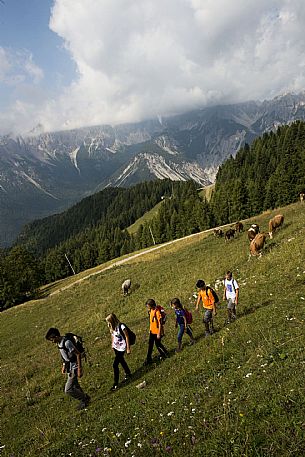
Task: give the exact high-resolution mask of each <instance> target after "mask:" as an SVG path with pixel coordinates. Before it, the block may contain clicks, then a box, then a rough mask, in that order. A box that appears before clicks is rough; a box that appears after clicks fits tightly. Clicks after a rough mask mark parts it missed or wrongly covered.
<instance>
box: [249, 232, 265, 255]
mask: <svg viewBox="0 0 305 457" xmlns="http://www.w3.org/2000/svg"><path fill="white" fill-rule="evenodd" d="M266 238H267V233H258V234H257V235H256V236H255V238H254V239H253V240H252V241H251V243H250V255H249V258H250V257H251V256H259V257H261V256H262V252H261V251H262V249H263V247H264V244H265V241H266Z"/></svg>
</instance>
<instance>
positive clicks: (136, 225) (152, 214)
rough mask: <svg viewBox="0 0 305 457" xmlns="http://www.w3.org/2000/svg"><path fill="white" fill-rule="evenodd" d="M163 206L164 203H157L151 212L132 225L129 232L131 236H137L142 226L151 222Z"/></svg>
mask: <svg viewBox="0 0 305 457" xmlns="http://www.w3.org/2000/svg"><path fill="white" fill-rule="evenodd" d="M161 205H162V201H161V202H159V203H157V204H156V205H155V206H154V207H153V208H152V209H151V210H150V211H147V213H145V214H144V215H143V216H142V217H140V218H139V219H138V220H136V222H135V223H134V224H132V225H130V226H129V227H128V228H127V230H128V232H129V233H130V234H135V233H136V232H137V231H138V229H139V227H140V225H141V224H142V225H143V224H145V222H149V221H151V220H152V219H153V218H154V217H155V216H156V215H157V213H158V211H159V208H160V206H161Z"/></svg>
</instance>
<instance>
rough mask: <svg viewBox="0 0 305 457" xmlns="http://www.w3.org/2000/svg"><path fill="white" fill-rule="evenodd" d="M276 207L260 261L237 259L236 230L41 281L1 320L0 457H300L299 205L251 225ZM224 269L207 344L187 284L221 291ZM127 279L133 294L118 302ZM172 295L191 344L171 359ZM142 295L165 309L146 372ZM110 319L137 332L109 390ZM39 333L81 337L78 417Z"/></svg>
mask: <svg viewBox="0 0 305 457" xmlns="http://www.w3.org/2000/svg"><path fill="white" fill-rule="evenodd" d="M279 212H281V213H282V214H284V216H285V223H284V226H283V227H282V228H281V229H280V230H279V231H278V232H276V234H275V236H274V239H273V240H269V239H268V240H267V245H266V247H265V249H264V252H263V256H262V258H260V259H259V258H251V259H250V260H248V256H249V242H248V240H247V235H246V233H245V232H244V233H241V234H239V235H238V236H237V237H236V238H235V239H234V240H232V241H229V242H225V241H224V240H223V239H216V238H215V237H214V236H213V234H212V233H211V232H208V233H201V234H197V235H195V236H192V237H190V238H187V239H185V240H179V241H177V242H175V243H173V244H171V245H167V246H166V247H163V248H161V249H160V250H154V251H153V252H151V253H148V254H145V255H143V256H140V257H137V258H134V259H132V260H130V261H128V262H126V263H124V264H122V265H120V266H114V267H113V268H112V269H108V270H105V271H102V272H100V273H99V274H96V275H94V276H91V277H89V278H88V279H85V280H83V281H82V282H80V283H75V285H73V281H76V280H77V279H78V276H74V277H73V278H71V277H70V278H68V279H67V280H65V281H61V282H60V283H55V284H52V286H49V287H45V288H44V290H43V296H44V298H41V299H39V300H36V301H31V302H28V303H26V304H23V305H20V306H17V307H15V308H11V309H8V310H7V311H5V312H2V313H1V314H0V319H1V330H0V332H1V400H0V401H1V404H0V407H1V423H2V424H1V450H0V455H1V457H2V456H9V457H13V456H14V457H24V456H28V457H36V456H43V457H44V456H48V457H61V456H65V457H66V456H86V457H89V456H134V457H137V456H166V455H172V456H214V457H215V456H236V457H240V456H249V457H250V456H255V457H258V456H262V457H263V456H268V457H270V456H279V457H286V456H287V457H288V456H293V457H295V456H304V455H305V382H304V378H305V355H304V354H305V352H304V347H305V331H304V329H305V261H304V260H305V243H304V238H305V204H303V205H302V204H300V203H296V204H293V205H290V206H287V207H285V208H281V209H278V210H274V211H272V212H268V213H267V212H266V213H264V214H262V215H260V216H258V217H256V218H252V219H251V221H255V222H257V223H259V225H260V226H261V230H264V231H267V227H268V220H269V219H270V217H272V216H273V215H275V214H277V213H279ZM249 224H250V221H245V225H246V227H248V226H249ZM228 269H231V270H232V271H233V275H234V277H235V278H236V279H237V281H238V282H239V286H240V303H239V306H238V309H237V313H238V319H237V321H236V322H234V323H232V324H230V325H226V324H225V318H226V306H225V303H223V302H222V304H221V306H220V308H219V310H218V313H217V316H216V318H215V327H216V330H217V331H216V333H215V334H214V335H211V336H209V337H207V338H205V337H204V327H203V324H202V311H200V313H196V311H195V310H194V298H193V293H194V291H195V283H196V281H197V279H204V280H205V281H206V282H207V283H208V284H210V285H212V286H214V285H215V283H217V284H219V282H220V281H221V280H222V279H223V276H224V274H225V272H226V270H228ZM95 272H97V269H95ZM82 276H84V273H82ZM126 278H131V280H132V284H133V287H132V289H133V290H132V293H131V294H130V295H129V296H127V297H123V296H122V294H121V283H122V281H123V280H124V279H126ZM65 285H69V286H70V287H69V288H67V289H64V287H65ZM56 289H58V293H55V294H52V295H48V293H49V292H50V291H51V292H54V291H56ZM218 290H219V296H220V297H222V287H221V288H220V289H218ZM173 297H179V298H180V299H181V300H182V302H183V303H184V304H185V305H186V306H187V307H188V308H189V309H190V310H192V312H193V317H194V322H193V325H192V328H193V332H194V336H195V339H196V344H195V345H194V346H189V345H188V343H189V339H188V336H187V335H185V336H184V340H183V350H182V352H180V353H175V348H176V346H177V339H176V338H177V330H176V329H175V319H174V313H173V311H172V310H171V309H170V308H169V301H170V300H171V299H172V298H173ZM148 298H154V299H155V300H156V301H157V302H158V303H159V304H162V305H163V306H164V307H165V309H166V310H167V313H168V319H167V322H166V326H165V332H166V335H165V337H164V340H163V343H164V344H165V346H166V347H167V348H168V349H169V350H170V353H171V356H170V358H168V359H166V360H165V361H163V362H159V361H158V360H157V353H156V352H154V355H155V356H156V359H155V360H156V361H155V363H153V364H152V365H151V366H149V367H143V362H144V360H145V356H146V350H147V341H148V333H149V329H148V319H147V311H146V308H145V302H146V300H147V299H148ZM110 312H115V313H116V314H117V316H118V317H119V318H120V320H121V321H122V322H125V323H127V324H128V325H129V326H130V328H132V330H134V331H135V333H136V334H137V342H136V344H135V345H134V346H133V347H132V353H131V354H130V355H128V356H127V361H128V363H129V366H130V368H131V370H132V372H133V378H132V380H131V381H130V382H129V383H128V384H126V385H122V387H121V388H119V389H118V391H116V392H110V391H109V389H110V387H111V386H112V383H113V372H112V362H113V354H112V351H111V347H110V334H109V331H108V329H107V326H106V324H105V316H106V315H107V314H109V313H110ZM51 326H55V327H58V328H59V329H60V331H61V332H62V333H65V332H68V331H73V332H74V333H77V334H79V335H82V336H83V338H84V340H85V345H86V347H87V350H88V353H89V357H88V363H84V376H83V378H82V379H81V381H80V382H81V385H82V387H83V389H84V390H85V391H86V392H88V393H89V395H90V396H91V399H92V402H91V404H90V406H89V408H88V409H86V410H83V411H80V412H79V411H77V410H76V407H77V403H78V402H77V401H75V400H74V401H73V400H72V399H70V398H68V397H67V396H65V395H64V393H63V387H64V384H65V376H64V375H62V374H61V360H60V357H59V353H58V350H57V348H56V346H55V345H53V344H51V343H50V342H48V341H46V340H45V334H46V332H47V330H48V328H49V327H51ZM121 374H122V378H123V373H122V371H121ZM143 381H145V383H146V385H145V387H144V388H137V386H138V385H139V384H140V383H143Z"/></svg>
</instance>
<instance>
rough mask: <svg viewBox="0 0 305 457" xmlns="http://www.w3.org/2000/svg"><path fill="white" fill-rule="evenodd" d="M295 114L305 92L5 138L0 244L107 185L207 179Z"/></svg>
mask: <svg viewBox="0 0 305 457" xmlns="http://www.w3.org/2000/svg"><path fill="white" fill-rule="evenodd" d="M297 119H302V120H304V119H305V92H304V93H301V94H297V95H296V94H285V95H282V96H279V97H276V98H274V99H273V100H269V101H264V102H255V101H251V102H246V103H240V104H233V105H223V106H213V107H208V108H204V109H199V110H194V111H191V112H188V113H184V114H181V115H177V116H173V117H168V118H162V117H161V116H159V117H158V118H157V119H154V120H147V121H143V122H139V123H134V124H124V125H119V126H115V127H113V126H109V125H104V126H95V127H85V128H81V129H75V130H70V131H61V132H52V133H37V130H36V134H35V132H32V133H31V134H30V135H28V136H26V137H20V136H19V137H13V136H10V135H6V136H2V137H0V246H7V245H9V244H11V243H12V242H13V240H14V239H15V237H16V236H17V234H18V233H19V231H20V229H21V227H22V226H23V225H24V224H25V223H27V222H29V221H31V220H33V219H38V218H42V217H45V216H47V215H49V214H53V213H57V212H60V211H63V210H64V209H66V208H68V207H69V206H71V205H72V204H73V203H75V202H76V201H79V200H81V199H82V198H83V197H85V196H87V195H90V194H92V193H95V192H97V191H98V190H101V189H103V188H105V187H109V186H130V185H133V184H136V183H138V182H140V181H143V180H150V179H154V178H161V179H162V178H170V179H172V180H187V179H193V180H195V181H196V182H198V184H199V185H200V186H205V185H208V184H210V183H211V182H213V181H214V179H215V176H216V173H217V170H218V167H219V165H220V164H221V163H222V162H223V161H224V160H226V159H227V158H228V157H229V156H230V155H233V156H234V155H235V154H236V152H237V151H238V149H239V148H240V147H241V146H242V145H243V144H245V143H251V142H252V141H253V139H254V138H256V137H257V136H259V135H262V133H264V132H268V131H270V130H274V129H276V128H277V127H278V126H279V125H282V124H287V123H290V122H293V121H294V120H297ZM38 130H40V128H39V129H38Z"/></svg>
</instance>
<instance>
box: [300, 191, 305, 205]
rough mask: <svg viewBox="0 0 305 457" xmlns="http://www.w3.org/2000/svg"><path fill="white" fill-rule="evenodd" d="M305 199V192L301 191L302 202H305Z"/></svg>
mask: <svg viewBox="0 0 305 457" xmlns="http://www.w3.org/2000/svg"><path fill="white" fill-rule="evenodd" d="M304 201H305V194H304V192H301V193H300V202H301V203H304Z"/></svg>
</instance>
